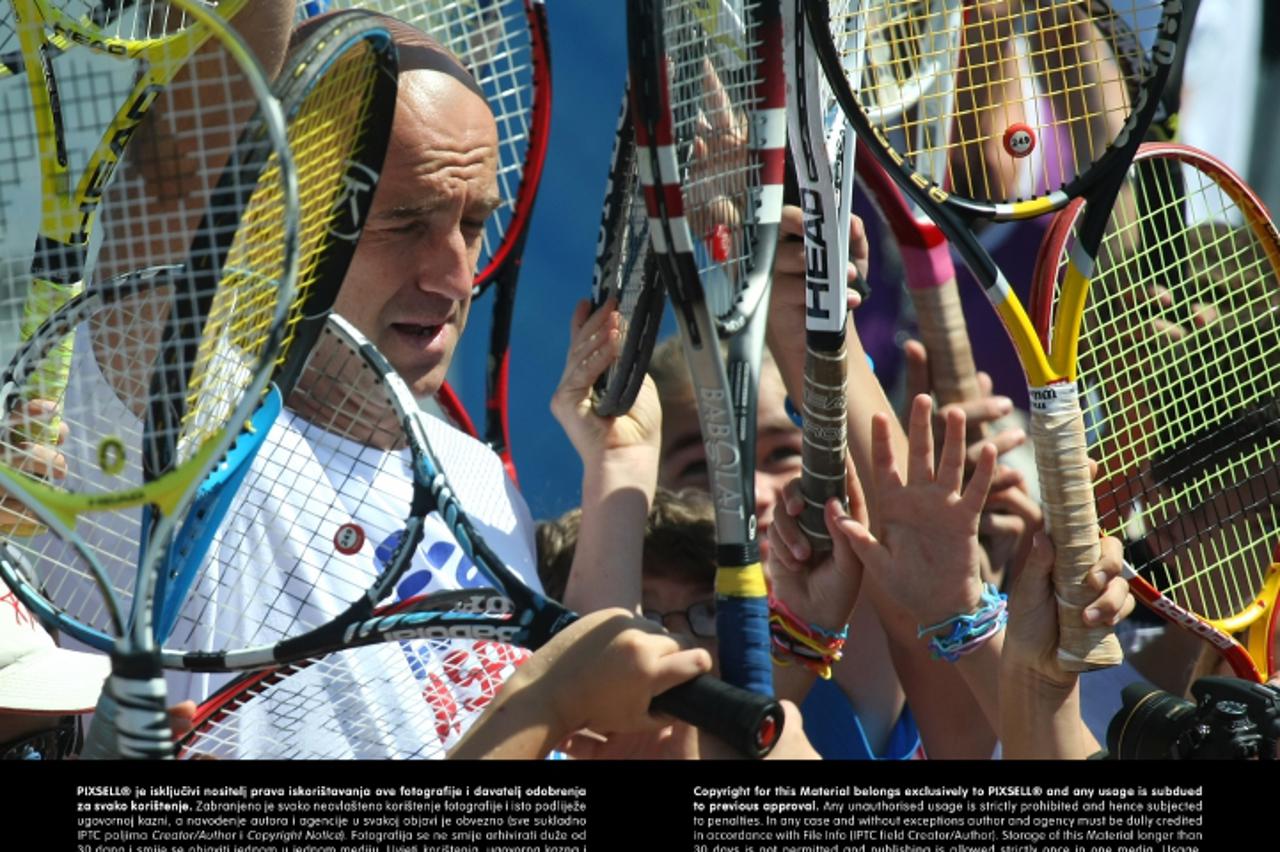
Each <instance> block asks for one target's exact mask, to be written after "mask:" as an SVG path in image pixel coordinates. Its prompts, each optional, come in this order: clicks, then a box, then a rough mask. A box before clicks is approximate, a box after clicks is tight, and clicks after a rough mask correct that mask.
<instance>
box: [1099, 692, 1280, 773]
mask: <svg viewBox="0 0 1280 852" xmlns="http://www.w3.org/2000/svg"><path fill="white" fill-rule="evenodd" d="M1191 694H1192V695H1193V696H1195V699H1196V700H1195V701H1194V702H1191V701H1187V700H1185V699H1183V698H1179V697H1178V696H1176V695H1171V694H1169V693H1168V692H1164V691H1163V690H1160V689H1157V688H1156V687H1154V686H1152V685H1151V684H1149V683H1134V684H1130V685H1129V686H1126V687H1125V688H1124V690H1123V691H1122V692H1121V693H1120V695H1121V703H1122V706H1121V709H1120V712H1119V713H1117V714H1116V715H1115V717H1114V718H1113V719H1112V720H1111V724H1110V725H1108V726H1107V751H1108V754H1109V757H1111V758H1113V759H1117V760H1131V759H1147V760H1151V759H1155V760H1161V759H1165V760H1250V759H1252V760H1272V759H1274V758H1275V757H1276V745H1277V743H1280V689H1276V688H1275V687H1271V686H1267V685H1265V684H1260V683H1253V682H1251V681H1247V680H1240V679H1238V678H1231V677H1204V678H1201V679H1200V680H1198V681H1196V682H1195V683H1193V684H1192V685H1191Z"/></svg>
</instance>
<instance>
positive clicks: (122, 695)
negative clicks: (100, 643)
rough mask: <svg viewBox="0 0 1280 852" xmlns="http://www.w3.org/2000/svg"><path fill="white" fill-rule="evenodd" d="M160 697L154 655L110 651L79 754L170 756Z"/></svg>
mask: <svg viewBox="0 0 1280 852" xmlns="http://www.w3.org/2000/svg"><path fill="white" fill-rule="evenodd" d="M166 696H167V691H166V689H165V683H164V672H163V670H162V669H161V668H160V660H159V659H158V657H157V656H156V655H155V654H152V653H147V652H143V653H138V654H129V655H125V654H118V653H112V655H111V677H110V678H108V679H107V682H106V684H105V685H104V687H103V690H102V695H101V696H99V698H98V706H97V708H96V709H95V711H94V717H93V724H91V725H90V726H89V733H88V735H87V736H86V737H85V744H84V750H83V752H82V753H81V757H83V758H85V759H87V760H118V759H124V760H171V759H173V755H174V750H173V738H172V735H171V734H170V731H169V714H168V712H167V711H166V709H165V700H166Z"/></svg>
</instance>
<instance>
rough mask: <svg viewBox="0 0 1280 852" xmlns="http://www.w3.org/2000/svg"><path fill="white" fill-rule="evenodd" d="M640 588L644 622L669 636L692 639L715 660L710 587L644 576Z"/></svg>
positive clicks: (712, 596)
mask: <svg viewBox="0 0 1280 852" xmlns="http://www.w3.org/2000/svg"><path fill="white" fill-rule="evenodd" d="M640 588H641V593H640V599H641V606H642V609H643V610H644V616H645V618H648V619H651V620H652V621H654V622H656V623H661V624H662V626H663V627H665V628H666V629H667V630H670V631H671V632H672V633H675V634H678V635H680V636H683V637H685V638H688V639H692V640H693V641H694V642H696V643H697V644H698V645H699V646H701V647H703V648H706V649H707V650H708V651H710V652H711V658H712V659H715V657H716V651H717V646H716V640H715V635H714V629H715V627H714V626H715V591H714V590H713V589H712V588H711V586H709V585H703V584H701V583H696V582H688V581H685V580H677V579H673V578H670V577H650V576H646V577H645V578H644V580H643V582H642V583H641V587H640ZM699 634H703V635H699ZM707 634H709V635H707Z"/></svg>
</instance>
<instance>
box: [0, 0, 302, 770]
mask: <svg viewBox="0 0 1280 852" xmlns="http://www.w3.org/2000/svg"><path fill="white" fill-rule="evenodd" d="M170 11H172V12H173V17H171V18H170V19H169V22H170V24H171V25H174V26H176V25H178V24H179V23H181V25H183V26H185V27H187V31H188V33H189V34H191V33H202V35H198V36H197V35H192V36H191V38H192V39H194V40H196V41H197V43H202V44H204V47H203V48H202V49H201V51H200V52H199V53H198V54H197V55H194V56H191V57H190V58H189V61H188V62H187V63H186V67H184V68H182V69H181V72H182V73H181V74H179V73H178V71H179V69H178V68H176V67H175V68H173V69H171V73H170V74H169V89H168V91H167V92H166V93H165V95H164V97H165V101H164V103H165V112H163V113H161V114H160V115H159V117H158V118H157V119H156V120H157V121H164V122H166V123H168V124H167V126H169V127H170V132H171V133H172V139H171V140H170V141H171V142H172V143H173V144H172V146H168V145H160V144H154V143H155V142H156V137H155V135H154V134H152V135H149V136H148V140H149V141H148V144H142V145H140V146H135V147H133V148H132V149H130V150H129V151H128V153H127V157H128V160H129V169H128V170H127V171H126V172H125V173H124V174H122V175H120V176H118V177H120V178H121V181H122V186H121V191H120V193H119V194H118V195H115V196H112V197H110V198H109V200H108V201H107V205H108V206H107V208H106V212H107V213H109V215H108V216H106V217H105V218H106V230H107V232H108V234H109V237H110V238H115V239H127V240H129V241H130V242H129V244H128V249H129V254H128V255H122V254H121V253H120V252H118V251H117V252H116V253H115V254H114V255H113V256H112V257H113V262H115V263H119V262H120V259H121V257H123V256H127V257H129V258H136V257H137V255H138V254H144V255H145V256H146V257H147V258H148V259H151V258H152V257H153V255H161V256H163V255H164V254H165V253H166V252H168V251H170V250H171V244H172V242H174V241H176V240H178V239H181V238H183V237H184V235H185V234H186V233H187V224H188V220H193V221H198V227H196V229H195V234H194V239H192V240H190V242H189V246H188V252H187V258H186V261H185V263H181V264H162V265H155V266H149V267H146V268H145V269H144V270H142V271H141V272H138V273H133V274H129V275H125V276H122V277H118V278H114V279H109V280H107V281H103V282H99V283H96V284H95V285H94V286H93V287H92V288H91V289H89V290H87V291H84V292H82V293H79V294H77V295H75V296H72V297H71V299H70V300H69V301H68V302H67V303H66V304H64V306H63V307H62V308H61V309H59V310H58V311H57V312H55V314H54V315H53V316H51V317H50V318H49V319H48V320H46V321H45V322H43V323H42V324H41V325H40V326H38V327H37V328H36V329H34V332H33V335H32V338H31V340H30V341H28V342H27V344H26V345H25V346H24V347H23V348H22V350H21V351H20V352H19V353H18V356H17V357H16V358H15V359H14V361H13V362H12V363H11V364H10V365H9V367H8V368H7V370H6V372H5V378H4V387H5V399H6V406H5V410H6V411H7V412H14V411H23V410H25V404H26V402H27V399H26V398H24V396H23V394H24V392H27V391H28V389H30V388H32V387H37V388H38V390H37V392H40V391H42V390H43V389H42V388H39V386H38V383H33V381H32V377H34V376H38V375H40V374H41V373H42V372H43V371H44V370H45V369H46V368H47V366H48V364H49V362H50V361H54V360H60V359H62V357H63V356H62V353H61V348H62V341H63V340H64V339H66V338H67V337H69V336H70V337H74V338H79V340H80V344H79V347H78V348H77V352H78V354H79V359H78V361H77V364H78V367H77V370H76V383H75V384H74V385H73V386H72V387H71V388H69V390H68V393H67V394H66V395H65V396H62V399H61V402H62V413H63V417H64V422H65V423H66V424H67V425H68V427H69V429H70V432H71V433H72V434H74V435H75V436H76V438H75V439H74V441H75V443H74V444H72V443H70V442H68V443H66V444H64V445H63V446H62V447H61V448H60V449H62V450H63V451H64V452H65V453H66V458H65V464H66V467H65V470H62V469H58V470H56V471H53V472H52V473H51V475H50V478H51V479H53V480H54V481H56V486H55V485H53V484H50V482H47V481H45V479H43V478H38V477H33V476H30V475H27V474H24V473H23V472H22V471H21V470H20V469H18V468H15V467H10V466H9V465H8V464H4V465H0V488H2V489H3V490H4V491H5V492H6V493H7V495H8V496H9V498H10V500H14V499H16V500H20V501H21V502H22V503H23V504H24V505H25V507H26V509H27V511H28V513H29V517H31V518H32V519H34V521H35V522H36V523H37V524H38V525H39V526H40V527H41V528H43V529H44V530H47V532H45V534H43V535H40V536H36V537H23V538H7V539H6V540H4V541H3V542H0V548H2V549H3V555H2V556H0V563H2V565H0V575H3V576H4V579H5V580H6V582H7V583H8V584H9V585H10V586H11V587H13V589H14V591H15V592H16V593H17V594H18V595H19V596H20V597H21V598H23V600H24V602H25V603H27V605H28V606H29V607H30V608H31V609H32V610H33V612H36V613H37V614H38V615H40V616H41V617H42V619H44V620H45V621H46V623H50V624H54V625H57V626H60V627H62V626H66V627H69V626H71V625H76V626H77V627H83V626H85V625H84V624H83V620H94V619H102V618H105V619H106V620H107V621H108V622H109V626H110V629H111V631H112V635H113V637H115V639H116V641H115V642H114V644H113V646H112V664H113V674H112V678H111V680H110V681H109V683H108V687H107V689H106V690H104V693H103V699H102V701H101V702H100V704H99V710H100V720H101V721H100V722H99V723H97V724H95V726H94V729H93V730H91V732H90V736H89V739H88V741H87V744H86V752H85V753H86V755H89V756H109V755H113V754H117V753H118V754H119V755H121V756H132V757H160V756H165V755H166V754H167V753H169V752H170V746H169V744H168V743H167V739H168V738H167V736H166V731H167V718H166V716H165V712H164V709H165V701H164V696H165V689H164V683H163V680H162V679H161V678H160V667H159V659H158V657H157V655H156V646H155V644H154V637H153V635H152V621H151V602H152V596H153V594H154V591H155V588H156V582H157V580H156V573H157V572H156V568H157V565H158V564H159V562H160V560H161V556H162V553H163V551H164V549H165V547H166V545H167V543H168V540H169V538H170V536H172V534H173V532H174V530H175V528H176V525H177V524H178V522H179V520H180V519H181V517H182V515H183V512H184V510H185V508H186V507H187V506H188V505H189V503H190V501H191V500H192V498H193V496H194V493H195V491H196V489H197V487H198V485H199V483H200V482H201V480H202V479H203V477H204V475H205V474H206V473H207V472H208V471H209V470H210V469H211V468H212V467H213V465H214V464H215V463H216V462H217V460H218V459H219V458H220V457H221V456H222V455H223V454H225V453H226V451H227V450H228V448H229V447H230V445H231V444H232V442H233V441H234V439H235V437H236V436H237V435H238V434H239V432H240V430H241V424H242V423H243V422H244V421H245V420H246V419H247V418H248V416H249V414H250V413H251V412H252V411H253V408H254V407H255V406H256V405H257V403H258V400H259V398H260V397H261V394H262V391H263V389H264V387H265V384H266V381H267V380H268V379H269V378H270V367H271V365H272V364H273V363H274V360H275V357H276V351H277V348H278V346H279V344H280V341H281V339H282V336H283V333H284V325H285V318H286V310H287V308H288V305H289V300H290V298H291V296H292V293H293V284H294V276H295V273H296V260H297V257H296V250H297V233H296V228H297V184H296V177H295V175H294V173H293V164H292V160H291V159H290V158H289V155H288V149H287V143H286V140H285V136H284V129H283V120H282V116H281V114H280V110H279V107H278V104H276V102H275V101H274V99H273V98H272V97H271V95H270V91H269V87H268V85H267V83H266V81H265V79H264V78H263V77H262V73H261V70H260V69H259V67H258V65H257V62H256V60H255V59H254V58H253V56H252V54H251V53H250V52H249V51H248V49H247V48H246V47H245V46H244V45H243V43H241V42H240V41H239V39H238V37H237V36H236V35H235V33H234V32H232V31H231V30H230V29H229V27H228V26H227V24H226V22H225V21H223V20H222V18H220V17H219V16H218V15H217V14H215V13H214V12H211V11H210V10H208V9H206V8H204V7H203V6H201V5H197V4H192V5H190V6H189V7H186V6H183V8H181V10H170ZM206 42H207V43H206ZM166 61H169V62H171V63H178V64H181V60H180V59H179V58H177V57H170V58H169V59H168V60H166ZM28 76H29V77H30V76H31V74H30V73H29V74H28ZM156 94H157V93H156V92H155V91H152V92H151V94H150V96H149V99H150V98H154V97H155V96H156ZM215 95H216V96H215ZM183 109H192V110H194V111H195V113H197V114H199V115H200V117H201V123H200V125H199V126H198V127H189V126H187V123H186V122H184V120H183V119H184V116H186V115H189V114H188V113H181V114H179V115H176V116H175V115H173V114H171V113H172V111H173V110H183ZM130 133H131V131H130ZM127 135H129V134H126V136H127ZM125 141H127V140H125V139H120V140H118V148H117V149H116V150H115V151H114V156H115V157H117V158H119V157H121V156H125V150H124V142H125ZM228 142H230V143H233V144H232V146H231V147H230V149H229V148H228ZM177 152H181V156H182V164H183V166H184V172H183V173H182V174H177V173H175V172H174V168H175V166H176V161H175V160H174V159H173V157H174V155H175V153H177ZM175 187H181V193H180V194H177V195H175V194H171V192H170V191H171V190H172V189H173V188H175ZM197 203H199V204H201V205H202V207H203V215H200V216H198V217H196V216H194V215H193V214H194V213H195V209H194V205H195V204H197ZM166 226H172V230H165V228H166ZM150 227H154V229H155V230H154V231H151V230H148V228H150ZM139 237H141V239H140V238H139ZM9 425H10V428H9V429H8V430H6V437H5V447H4V449H5V451H6V453H5V456H6V459H12V458H15V457H16V458H18V459H21V454H22V453H23V452H24V451H29V450H30V447H31V445H30V444H29V443H21V442H20V443H18V444H16V445H15V444H13V443H12V435H13V434H14V433H15V432H17V433H19V434H21V433H25V432H26V430H25V429H23V428H17V429H15V428H13V426H14V421H13V419H12V417H11V419H10V424H9ZM22 425H23V424H21V423H20V421H19V423H18V426H19V427H21V426H22ZM45 473H46V475H49V472H45ZM121 529H125V530H126V531H128V532H131V533H134V535H132V536H131V537H129V538H125V539H123V540H122V539H121V538H120V537H119V533H120V531H121ZM95 536H102V537H103V538H102V540H105V541H107V542H108V543H109V545H110V546H111V547H115V548H121V547H125V548H137V550H138V551H141V554H142V555H141V556H140V558H137V559H136V560H133V564H132V565H130V566H127V567H128V568H129V569H132V570H131V572H130V573H133V575H134V580H133V582H132V583H131V584H129V583H127V581H124V578H123V577H119V576H117V577H113V576H111V575H110V574H109V573H108V571H107V570H106V569H104V567H103V566H102V564H100V561H99V559H98V558H97V554H96V553H95V552H94V549H93V547H92V545H91V544H90V543H89V539H92V538H94V537H95ZM112 567H118V568H124V567H125V566H122V565H113V566H112ZM72 577H78V578H81V579H86V578H87V579H88V580H89V581H90V582H92V583H93V584H96V586H97V587H98V588H97V591H98V593H99V594H98V595H97V596H96V600H91V599H93V598H95V596H94V595H92V594H88V595H83V596H82V598H81V605H82V606H83V607H84V608H83V609H76V610H75V611H68V610H67V609H65V608H64V607H63V602H61V601H58V602H55V601H54V600H51V599H50V598H49V597H48V594H47V593H48V589H49V587H50V586H56V587H60V586H61V585H62V584H63V583H64V582H66V581H68V579H69V578H72ZM73 584H74V583H73ZM120 585H128V588H129V589H130V592H131V596H132V600H131V605H130V609H129V615H128V620H127V621H124V620H122V618H121V616H122V614H123V610H122V609H121V607H120V599H121V596H119V595H118V594H116V592H115V590H114V588H113V587H118V586H120ZM104 611H105V614H104ZM73 632H74V631H73ZM117 708H118V712H117Z"/></svg>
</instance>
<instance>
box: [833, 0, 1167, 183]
mask: <svg viewBox="0 0 1280 852" xmlns="http://www.w3.org/2000/svg"><path fill="white" fill-rule="evenodd" d="M1094 5H1095V6H1098V7H1099V8H1096V9H1089V10H1086V9H1085V8H1084V7H1083V6H1082V5H1081V4H1016V3H1013V4H1010V3H1002V2H1001V3H997V2H985V0H984V2H979V3H975V4H968V5H966V6H965V8H964V9H963V15H962V10H961V4H960V3H959V2H954V0H908V2H884V3H873V4H869V5H864V6H863V7H861V8H859V9H855V10H853V11H851V12H847V13H845V14H844V15H843V16H842V17H839V18H836V17H835V16H834V13H833V19H832V22H831V23H832V36H833V39H836V41H835V43H836V44H837V45H841V44H843V45H845V50H846V51H848V50H854V49H856V47H854V46H855V45H857V44H860V43H864V42H865V44H866V48H865V51H866V61H865V63H863V64H862V66H861V67H862V68H863V69H864V70H863V72H862V74H861V76H860V78H859V79H858V80H856V81H853V80H851V81H850V86H851V88H852V89H854V91H855V94H856V96H857V98H858V100H859V101H860V103H861V105H862V108H863V109H864V110H865V111H866V113H867V115H868V117H869V118H870V119H871V121H872V123H873V124H876V125H877V126H879V127H880V128H881V129H882V130H883V132H884V134H885V136H886V138H887V139H888V140H889V143H890V144H891V145H892V146H893V147H894V148H895V149H896V150H897V151H898V152H899V153H900V154H901V155H903V156H904V157H905V158H906V159H907V160H908V161H909V163H910V164H911V165H912V167H913V168H915V169H916V170H917V171H919V172H921V173H922V174H924V175H926V176H927V177H929V178H930V179H932V180H934V181H935V182H937V183H939V184H944V185H945V183H944V173H943V171H942V169H943V168H945V167H946V166H947V165H949V167H950V169H951V174H950V187H951V189H952V190H953V191H955V192H957V193H959V194H963V195H966V196H968V197H970V198H974V199H977V200H981V201H984V202H991V203H1008V202H1016V201H1022V200H1028V199H1031V198H1034V197H1040V196H1044V195H1046V194H1049V193H1052V192H1054V191H1056V190H1059V189H1060V188H1062V187H1063V186H1065V185H1067V184H1069V183H1070V182H1072V181H1073V180H1075V179H1076V178H1078V177H1079V176H1081V175H1082V174H1084V173H1085V172H1086V171H1088V170H1089V169H1090V168H1091V167H1092V166H1093V165H1094V164H1095V163H1097V162H1098V161H1099V160H1101V159H1102V157H1103V155H1104V154H1105V153H1106V152H1107V151H1108V150H1109V149H1110V147H1111V145H1112V143H1113V142H1114V140H1115V139H1116V138H1117V137H1118V136H1119V135H1120V133H1121V128H1122V127H1123V125H1124V123H1125V121H1126V120H1127V119H1128V117H1129V116H1130V114H1131V111H1132V107H1133V103H1134V93H1136V91H1137V90H1138V89H1139V88H1141V86H1142V85H1143V84H1145V76H1144V78H1142V79H1139V80H1134V79H1132V77H1131V75H1132V74H1134V73H1142V74H1144V75H1148V74H1149V72H1150V65H1149V63H1145V62H1142V61H1138V58H1137V57H1134V56H1133V55H1132V54H1133V52H1134V50H1135V46H1139V45H1142V44H1146V45H1150V44H1151V43H1153V42H1154V40H1155V34H1156V30H1157V21H1158V17H1159V12H1160V7H1161V5H1162V4H1161V3H1160V2H1156V0H1145V2H1144V0H1134V2H1130V3H1120V4H1111V5H1112V6H1114V7H1116V8H1114V9H1108V8H1107V7H1106V4H1094ZM1095 16H1098V17H1100V18H1104V19H1105V20H1103V21H1101V22H1099V21H1097V20H1095ZM1116 19H1120V20H1123V21H1133V22H1134V29H1133V30H1131V29H1128V28H1125V27H1118V26H1116V25H1115V23H1114V21H1115V20H1116ZM1135 30H1136V31H1135ZM845 64H846V67H847V68H857V67H859V65H858V64H857V63H856V61H851V58H849V57H847V56H846V62H845Z"/></svg>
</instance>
